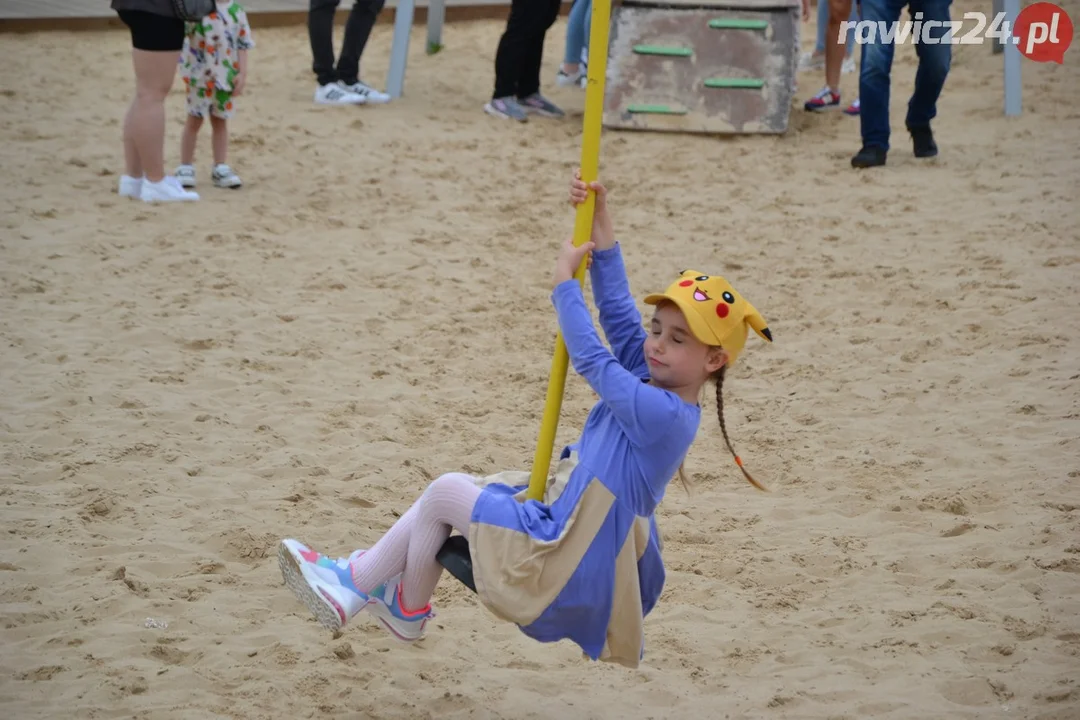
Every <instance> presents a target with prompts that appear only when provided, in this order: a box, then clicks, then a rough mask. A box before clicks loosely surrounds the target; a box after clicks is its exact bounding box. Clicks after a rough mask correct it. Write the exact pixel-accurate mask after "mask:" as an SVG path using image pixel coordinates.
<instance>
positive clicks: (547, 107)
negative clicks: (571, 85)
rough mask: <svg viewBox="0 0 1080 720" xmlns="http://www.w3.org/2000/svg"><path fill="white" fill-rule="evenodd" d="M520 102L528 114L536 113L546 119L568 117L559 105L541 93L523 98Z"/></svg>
mask: <svg viewBox="0 0 1080 720" xmlns="http://www.w3.org/2000/svg"><path fill="white" fill-rule="evenodd" d="M519 102H520V103H521V106H522V107H524V108H525V111H526V112H530V113H536V114H537V115H543V116H544V117H551V118H561V117H563V116H565V115H566V113H564V112H563V111H562V109H561V108H560V107H559V106H558V105H556V104H555V103H553V102H551V101H550V100H548V99H547V98H546V97H544V96H543V95H541V94H540V93H533V94H532V95H530V96H529V97H527V98H522V99H521V100H520V101H519Z"/></svg>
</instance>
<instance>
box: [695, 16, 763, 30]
mask: <svg viewBox="0 0 1080 720" xmlns="http://www.w3.org/2000/svg"><path fill="white" fill-rule="evenodd" d="M709 27H711V28H715V29H717V30H764V29H765V28H767V27H769V22H768V21H767V20H739V19H737V18H721V19H717V20H710V21H709Z"/></svg>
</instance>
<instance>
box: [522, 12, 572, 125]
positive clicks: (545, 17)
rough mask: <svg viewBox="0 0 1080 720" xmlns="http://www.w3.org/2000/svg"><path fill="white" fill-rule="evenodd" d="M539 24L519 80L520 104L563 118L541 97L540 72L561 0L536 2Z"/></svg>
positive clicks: (529, 110) (551, 104)
mask: <svg viewBox="0 0 1080 720" xmlns="http://www.w3.org/2000/svg"><path fill="white" fill-rule="evenodd" d="M534 2H535V3H536V12H537V15H536V16H535V19H536V22H535V24H534V25H533V33H532V37H531V38H530V40H529V44H528V46H527V47H528V50H527V53H526V55H525V60H524V62H525V64H524V66H523V67H522V69H521V76H520V77H519V78H518V89H517V97H518V102H519V103H521V105H522V106H523V107H524V108H525V109H526V110H527V111H528V112H531V113H536V114H537V115H543V116H545V117H563V115H564V114H565V113H563V111H562V109H561V108H559V107H558V106H556V105H555V104H554V103H552V102H551V101H550V100H548V99H547V98H545V97H544V96H543V95H542V94H541V93H540V71H541V69H542V68H543V64H544V38H545V36H546V35H547V31H548V28H550V27H551V26H552V25H553V24H554V23H555V19H556V18H557V17H558V16H559V5H560V0H534Z"/></svg>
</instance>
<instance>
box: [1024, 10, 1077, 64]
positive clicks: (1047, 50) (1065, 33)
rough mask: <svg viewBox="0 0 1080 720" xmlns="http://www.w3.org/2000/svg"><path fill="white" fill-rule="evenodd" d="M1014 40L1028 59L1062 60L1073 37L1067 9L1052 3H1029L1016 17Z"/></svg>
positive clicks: (1059, 61) (1038, 60) (1059, 62)
mask: <svg viewBox="0 0 1080 720" xmlns="http://www.w3.org/2000/svg"><path fill="white" fill-rule="evenodd" d="M1012 36H1013V37H1012V42H1013V44H1015V45H1016V46H1017V48H1018V49H1019V50H1020V53H1021V54H1022V55H1023V56H1024V57H1026V58H1027V59H1028V60H1034V61H1035V62H1056V63H1057V64H1058V65H1061V64H1062V58H1064V57H1065V51H1066V50H1068V49H1069V45H1070V44H1072V38H1073V24H1072V20H1071V19H1070V18H1069V15H1068V13H1066V12H1065V11H1064V10H1062V9H1061V8H1060V7H1058V6H1057V5H1055V4H1053V3H1048V2H1039V3H1035V4H1034V5H1028V6H1027V7H1026V8H1024V9H1023V10H1021V11H1020V14H1019V15H1018V16H1017V17H1016V26H1015V27H1014V28H1013V31H1012Z"/></svg>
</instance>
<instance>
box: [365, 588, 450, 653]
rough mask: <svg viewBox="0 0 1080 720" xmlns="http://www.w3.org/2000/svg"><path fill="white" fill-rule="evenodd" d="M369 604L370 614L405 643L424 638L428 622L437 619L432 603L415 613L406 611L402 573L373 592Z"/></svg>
mask: <svg viewBox="0 0 1080 720" xmlns="http://www.w3.org/2000/svg"><path fill="white" fill-rule="evenodd" d="M368 602H369V605H368V612H369V613H371V614H372V615H374V616H375V617H376V618H378V620H379V622H381V623H382V624H383V625H384V626H385V627H386V629H387V630H389V631H390V632H391V633H392V634H393V635H394V637H396V638H397V639H398V640H402V641H404V642H414V641H416V640H419V639H420V638H422V637H423V636H424V628H425V627H426V626H427V622H428V620H430V619H431V618H433V617H435V613H434V612H433V611H432V609H431V603H428V604H427V606H426V607H423V608H421V609H419V610H414V611H409V610H406V609H405V607H404V606H403V605H402V604H401V573H398V574H397V575H395V576H394V577H392V578H390V579H389V580H387V581H386V582H385V583H383V584H382V585H380V586H379V587H377V588H375V589H374V590H372V591H371V594H370V599H369V600H368Z"/></svg>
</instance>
